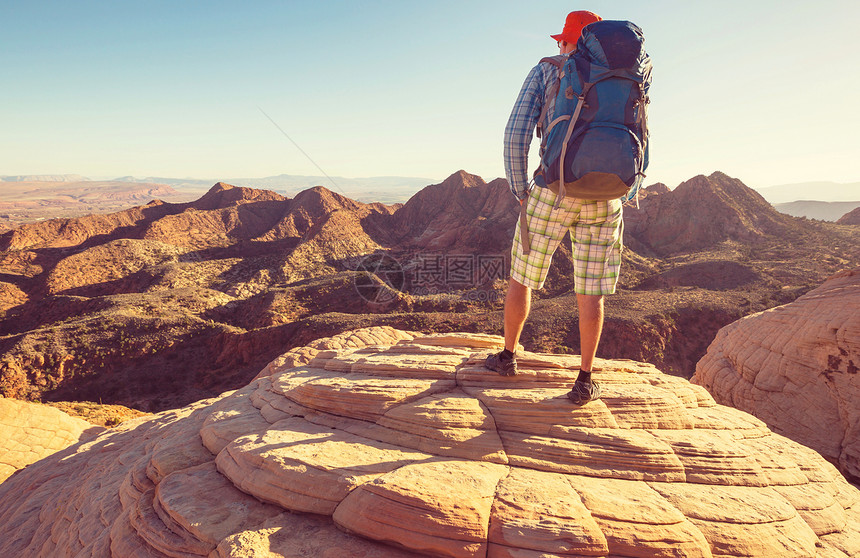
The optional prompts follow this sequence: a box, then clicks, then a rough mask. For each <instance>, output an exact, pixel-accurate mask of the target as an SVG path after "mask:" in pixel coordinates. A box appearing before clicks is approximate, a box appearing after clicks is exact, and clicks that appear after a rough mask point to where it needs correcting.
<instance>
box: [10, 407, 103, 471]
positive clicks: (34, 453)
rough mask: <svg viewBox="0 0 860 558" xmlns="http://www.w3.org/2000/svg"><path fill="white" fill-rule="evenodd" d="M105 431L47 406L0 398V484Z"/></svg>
mask: <svg viewBox="0 0 860 558" xmlns="http://www.w3.org/2000/svg"><path fill="white" fill-rule="evenodd" d="M103 430H104V428H102V427H100V426H95V425H93V424H90V423H88V422H87V421H85V420H82V419H79V418H75V417H71V416H69V415H67V414H66V413H64V412H63V411H60V410H59V409H55V408H53V407H49V406H47V405H41V404H38V403H28V402H26V401H18V400H17V399H6V398H4V397H0V482H3V481H4V480H6V479H7V478H8V477H9V476H10V475H12V473H14V472H15V471H17V470H19V469H23V468H24V467H26V466H27V465H30V464H31V463H35V462H36V461H38V460H40V459H42V458H43V457H46V456H48V455H51V454H52V453H54V452H57V451H59V450H61V449H63V448H66V447H68V446H70V445H72V444H74V443H75V442H78V441H80V440H87V439H90V438H92V437H93V436H95V435H97V434H98V433H99V432H102V431H103Z"/></svg>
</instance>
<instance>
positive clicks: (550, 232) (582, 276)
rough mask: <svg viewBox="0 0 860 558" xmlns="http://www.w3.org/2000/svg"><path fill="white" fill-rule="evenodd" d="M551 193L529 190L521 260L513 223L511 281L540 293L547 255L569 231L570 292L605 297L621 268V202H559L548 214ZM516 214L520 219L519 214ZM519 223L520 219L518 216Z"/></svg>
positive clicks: (553, 251) (546, 270)
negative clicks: (527, 240) (526, 235)
mask: <svg viewBox="0 0 860 558" xmlns="http://www.w3.org/2000/svg"><path fill="white" fill-rule="evenodd" d="M555 197H556V196H555V193H553V192H552V191H551V190H550V189H549V188H539V187H537V186H536V187H534V188H532V190H531V192H529V197H528V198H527V199H526V201H525V203H526V204H528V205H527V207H526V214H527V215H528V218H527V219H528V220H527V223H528V229H529V237H530V241H531V242H530V243H529V245H530V247H531V251H530V252H529V253H528V254H527V255H526V254H524V253H523V246H522V243H521V242H520V225H519V222H517V229H516V233H514V244H513V246H512V247H511V279H514V280H515V281H518V282H519V283H521V284H523V285H525V286H526V287H530V288H532V289H540V288H541V287H543V284H544V281H546V275H547V273H548V272H549V266H550V264H551V263H552V255H553V254H554V253H555V250H556V248H558V245H559V243H561V239H562V238H564V235H565V233H566V232H567V231H568V230H569V231H570V238H571V244H572V249H573V272H574V285H575V286H574V291H575V292H577V293H578V294H587V295H605V294H612V293H614V292H615V284H616V283H617V282H618V272H619V271H620V269H621V236H622V232H623V229H624V227H623V224H622V220H621V200H609V201H588V200H580V199H577V198H564V199H563V200H562V201H561V205H560V207H559V208H558V209H556V210H553V209H552V206H553V205H554V204H555ZM521 215H522V214H521ZM521 218H522V217H521Z"/></svg>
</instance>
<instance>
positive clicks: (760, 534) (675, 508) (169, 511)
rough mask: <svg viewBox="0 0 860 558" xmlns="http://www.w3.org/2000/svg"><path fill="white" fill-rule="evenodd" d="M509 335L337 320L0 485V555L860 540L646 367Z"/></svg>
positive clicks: (706, 548) (781, 445) (783, 465)
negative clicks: (362, 325) (246, 380)
mask: <svg viewBox="0 0 860 558" xmlns="http://www.w3.org/2000/svg"><path fill="white" fill-rule="evenodd" d="M501 342H502V340H501V338H500V337H498V336H489V335H483V334H462V333H453V334H446V335H442V334H436V335H422V334H416V333H411V332H406V331H400V330H396V329H392V328H382V327H375V328H366V329H361V330H357V331H348V332H344V333H341V334H339V335H337V336H335V337H332V338H328V339H320V340H317V341H315V342H313V343H311V344H309V345H306V346H303V347H297V348H295V349H294V350H292V351H290V352H288V353H286V354H284V355H282V356H280V357H279V358H277V359H276V360H275V361H273V362H272V363H270V364H269V366H267V367H266V369H265V370H264V371H263V373H262V374H261V375H260V376H259V377H258V378H257V379H256V380H253V381H252V382H251V383H250V384H248V385H247V386H245V387H243V388H242V389H240V390H238V391H235V392H232V393H230V394H224V395H223V396H221V397H219V398H217V399H210V400H204V401H199V402H197V403H195V404H193V405H190V406H187V407H184V408H182V409H176V410H172V411H167V412H164V413H161V414H159V415H156V416H155V417H153V418H151V419H148V420H147V419H140V420H137V421H132V422H127V423H124V424H122V425H120V426H119V427H118V428H117V429H115V430H113V431H110V432H105V433H103V434H101V435H100V436H98V437H97V438H95V439H93V440H91V441H88V442H86V443H81V444H76V445H74V446H72V447H70V448H69V449H67V450H64V451H62V452H60V453H57V454H54V455H52V456H49V457H48V458H46V459H43V460H41V461H40V462H38V463H36V464H33V465H31V466H29V467H28V468H26V469H24V470H23V471H19V472H18V473H16V474H15V475H13V476H12V477H11V478H9V479H8V480H7V481H6V482H4V483H3V484H2V485H0V555H3V556H72V555H75V556H116V557H120V556H123V557H125V556H141V557H144V556H145V557H156V556H182V557H185V558H193V557H196V556H207V557H210V558H227V557H235V558H239V557H249V556H252V557H263V556H268V557H286V556H294V557H298V556H332V557H334V556H337V557H340V556H361V557H368V558H371V557H374V558H406V557H407V556H417V555H427V556H437V557H452V558H479V557H480V558H482V557H485V556H497V557H515V556H619V557H620V556H628V557H642V558H645V557H649V558H650V557H669V556H701V557H711V556H724V557H729V556H768V557H770V556H779V557H786V558H794V557H825V556H826V557H848V556H857V555H858V553H860V490H858V489H857V488H856V487H854V486H852V485H850V484H849V483H848V482H847V481H846V480H845V479H844V478H843V477H842V476H841V475H840V474H839V473H838V472H837V471H836V469H835V468H834V467H833V465H831V464H830V463H828V462H827V461H826V460H824V459H823V458H822V457H821V456H820V455H818V454H817V453H815V452H814V451H812V450H810V449H809V448H806V447H804V446H802V445H800V444H798V443H796V442H793V441H791V440H789V439H787V438H784V437H782V436H779V435H777V434H774V433H772V432H771V431H770V430H768V429H767V427H766V426H765V425H764V423H762V422H761V421H760V420H758V419H756V418H755V417H753V416H751V415H748V414H746V413H743V412H741V411H738V410H736V409H733V408H730V407H724V406H721V405H717V404H715V402H714V400H713V399H712V398H711V397H710V395H708V393H707V392H706V391H705V390H704V389H703V388H701V387H700V386H696V385H692V384H690V383H689V382H687V381H686V380H684V379H681V378H677V377H673V376H668V375H665V374H662V373H661V372H660V371H659V370H658V369H656V368H654V367H653V366H651V365H648V364H643V363H637V362H631V361H611V360H605V361H601V362H600V363H599V365H600V367H601V372H600V375H601V380H602V381H603V382H604V383H603V386H604V396H603V398H602V399H600V400H598V401H594V402H591V403H588V404H587V405H584V406H582V407H572V406H571V404H570V402H569V401H568V400H567V398H566V397H565V392H566V391H567V390H568V389H569V385H570V383H571V382H572V381H573V379H574V375H575V372H573V371H572V369H575V368H576V367H577V366H578V364H579V362H578V360H579V359H578V358H577V357H572V356H569V355H555V354H546V353H528V352H524V353H523V358H522V360H521V361H520V362H521V373H520V375H517V376H515V377H509V378H503V377H500V376H498V375H496V374H495V373H492V372H489V371H487V370H486V369H484V368H483V366H482V365H481V360H482V359H483V358H484V357H485V356H486V354H487V353H488V352H490V351H494V350H498V348H499V346H500V345H501Z"/></svg>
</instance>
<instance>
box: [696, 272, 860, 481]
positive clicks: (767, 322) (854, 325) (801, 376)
mask: <svg viewBox="0 0 860 558" xmlns="http://www.w3.org/2000/svg"><path fill="white" fill-rule="evenodd" d="M858 372H860V270H854V271H850V272H844V273H842V274H840V275H837V276H835V277H833V278H831V279H830V280H828V281H826V282H825V283H824V284H823V285H821V286H820V287H819V288H817V289H815V290H812V291H810V292H809V293H807V294H806V295H804V296H802V297H800V298H798V299H797V300H796V301H794V302H792V303H790V304H786V305H784V306H780V307H778V308H774V309H772V310H768V311H767V312H761V313H759V314H754V315H752V316H748V317H746V318H744V319H742V320H739V321H737V322H735V323H733V324H730V325H728V326H726V327H724V328H723V329H721V330H720V332H719V333H718V334H717V337H716V339H714V342H713V343H711V346H710V347H709V348H708V352H707V354H706V355H705V356H704V357H703V358H702V359H701V360H700V361H699V363H698V365H697V366H696V374H695V376H693V379H692V381H693V382H694V383H696V384H699V385H702V386H704V387H706V388H707V389H708V391H710V392H711V393H712V394H713V395H714V398H715V399H716V400H717V401H719V402H720V403H724V404H726V405H731V406H733V407H736V408H738V409H741V410H744V411H746V412H748V413H752V414H753V415H755V416H757V417H758V418H760V419H762V420H763V421H764V422H766V423H767V424H768V426H769V427H770V428H772V429H773V430H774V431H776V432H779V433H781V434H784V435H785V436H788V437H789V438H792V439H794V440H797V441H798V442H801V443H803V444H805V445H807V446H809V447H811V448H814V449H815V450H817V451H819V452H820V453H821V454H822V455H823V456H825V457H826V458H827V459H829V460H830V461H832V462H834V463H837V464H838V466H839V468H840V469H841V470H842V471H843V472H844V473H845V474H846V475H849V477H853V478H854V479H860V405H858V403H857V401H858V400H860V374H858Z"/></svg>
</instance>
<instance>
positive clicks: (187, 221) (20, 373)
mask: <svg viewBox="0 0 860 558" xmlns="http://www.w3.org/2000/svg"><path fill="white" fill-rule="evenodd" d="M517 212H518V207H517V205H516V203H515V201H514V199H513V197H512V196H511V195H510V193H509V192H508V190H507V185H506V183H505V182H504V181H502V180H496V181H493V182H491V183H489V184H488V183H486V182H484V181H483V180H482V179H481V178H480V177H477V176H474V175H470V174H468V173H466V172H463V171H459V172H457V173H455V174H453V175H452V176H451V177H449V178H448V179H447V180H445V181H443V182H442V183H440V184H436V185H432V186H429V187H427V188H425V189H424V190H422V191H421V192H419V193H418V194H416V195H414V196H413V197H412V198H411V199H410V200H409V201H408V202H407V203H405V204H403V205H402V206H401V205H394V206H388V205H383V204H379V203H374V204H365V203H360V202H356V201H354V200H351V199H349V198H347V197H345V196H342V195H339V194H337V193H334V192H332V191H330V190H328V189H326V188H323V187H315V188H311V189H309V190H305V191H303V192H301V193H299V194H298V195H296V196H295V197H294V198H287V197H285V196H282V195H280V194H277V193H275V192H271V191H266V190H257V189H252V188H241V187H233V186H230V185H226V184H223V183H218V184H216V185H215V186H213V187H212V188H211V189H210V191H209V192H208V193H206V195H204V196H202V197H201V198H200V199H198V200H195V201H193V202H186V203H164V202H159V201H154V202H151V203H149V204H147V205H145V206H141V207H136V208H134V209H130V210H126V211H121V212H117V213H113V214H107V215H89V216H84V217H78V218H73V219H57V220H49V221H43V222H39V223H33V224H29V225H25V226H21V227H18V228H16V229H14V230H12V231H9V232H7V233H4V234H2V235H0V249H2V252H0V312H3V313H2V314H0V393H2V394H5V395H6V396H9V397H17V398H24V399H47V400H54V401H56V400H93V401H98V400H101V401H103V402H104V403H120V404H125V405H128V406H132V407H136V408H139V409H142V410H147V411H149V410H162V409H166V408H172V407H178V406H181V405H185V404H188V403H189V402H191V401H195V400H197V399H201V398H203V397H209V396H212V395H215V394H217V393H220V392H221V391H224V390H226V389H233V388H236V387H237V386H240V385H243V384H244V383H246V382H247V381H248V379H249V378H251V377H252V376H253V374H255V373H256V371H257V370H259V369H260V368H261V367H262V366H263V365H264V364H265V363H266V362H268V361H269V360H271V359H272V358H273V357H274V356H275V355H276V354H278V353H279V352H282V351H283V350H285V349H287V348H290V347H296V346H301V345H304V344H306V343H308V342H310V341H311V340H313V339H316V338H319V337H321V336H329V335H334V334H335V333H337V332H339V331H343V330H347V329H355V328H360V327H367V326H372V325H388V326H394V327H399V328H402V329H408V330H421V331H425V332H431V331H436V332H445V331H452V330H458V331H462V330H467V331H472V332H477V333H488V332H494V333H495V332H501V330H502V313H501V309H502V302H503V298H504V290H505V284H506V280H505V277H506V274H507V267H508V265H509V250H510V239H511V238H512V236H513V228H514V225H515V222H516V217H517ZM625 215H626V216H625V220H626V221H627V230H626V233H625V243H626V245H627V247H628V248H627V249H626V250H625V252H624V265H623V268H622V276H621V279H620V291H619V293H618V295H616V296H614V297H612V298H610V300H609V302H608V304H607V322H606V326H605V335H604V339H603V341H602V342H601V354H602V355H604V356H607V357H613V358H632V359H636V360H642V361H652V362H654V363H656V364H657V365H659V366H660V367H661V368H662V369H664V370H667V371H670V372H672V373H675V374H678V375H682V376H690V375H692V373H693V370H694V366H695V363H696V362H697V361H698V360H699V359H700V358H701V356H702V355H704V353H705V349H706V348H707V346H708V344H709V343H710V342H711V340H712V339H713V338H714V336H715V335H716V332H717V331H718V330H719V329H720V328H721V327H722V326H724V325H727V324H729V323H731V322H733V321H735V320H737V319H738V318H740V317H743V316H745V315H748V314H751V313H754V312H757V311H760V310H764V309H767V308H770V307H773V306H777V305H779V304H784V303H787V302H790V301H792V300H794V299H795V298H797V297H798V296H799V295H801V294H803V293H805V292H806V291H808V290H809V289H811V288H814V287H816V286H818V285H819V284H820V283H821V282H822V281H823V280H824V279H825V278H826V277H827V276H829V275H832V274H833V273H835V272H837V271H839V270H841V269H845V268H849V267H856V266H858V265H860V249H858V246H860V230H858V229H856V228H854V227H845V226H839V225H835V224H830V223H816V222H810V221H807V220H804V219H796V218H792V217H790V216H786V215H782V214H779V213H777V212H775V211H774V210H773V209H772V208H770V206H768V205H767V204H766V202H764V200H762V199H761V197H760V196H758V195H757V194H755V192H753V191H752V190H750V189H749V188H747V187H746V186H744V185H743V184H742V183H740V182H739V181H737V180H735V179H732V178H729V177H727V176H725V175H722V174H720V173H715V174H714V175H711V176H710V177H704V176H700V177H696V178H694V179H692V180H690V181H688V182H686V183H685V184H683V185H682V186H679V187H678V188H676V189H675V190H674V191H669V190H668V188H666V187H665V185H654V186H652V187H649V188H647V189H646V190H645V192H644V194H643V196H642V199H641V209H639V210H636V209H635V208H626V209H625ZM572 286H573V277H572V260H571V255H570V246H569V244H565V243H562V247H561V248H560V249H559V251H558V252H557V254H556V256H555V258H554V262H553V266H552V268H551V270H550V274H549V277H548V280H547V284H546V288H545V289H544V290H543V291H541V292H539V293H536V295H535V300H534V303H533V311H532V316H531V318H530V320H529V322H528V323H527V326H526V330H525V332H524V337H523V340H524V343H525V344H526V346H527V348H529V349H536V350H542V351H547V352H567V353H575V352H577V351H578V347H579V333H578V325H577V316H576V303H575V297H574V296H573V295H572V294H571V290H572Z"/></svg>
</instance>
